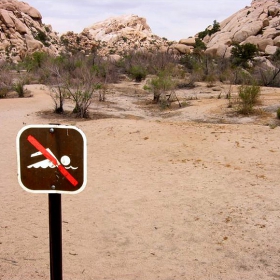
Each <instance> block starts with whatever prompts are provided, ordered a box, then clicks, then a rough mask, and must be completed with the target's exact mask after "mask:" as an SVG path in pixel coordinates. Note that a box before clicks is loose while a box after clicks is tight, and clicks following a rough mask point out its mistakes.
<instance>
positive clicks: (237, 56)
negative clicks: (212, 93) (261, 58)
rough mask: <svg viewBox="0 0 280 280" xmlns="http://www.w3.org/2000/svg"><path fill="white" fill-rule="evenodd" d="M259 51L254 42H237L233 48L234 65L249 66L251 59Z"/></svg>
mask: <svg viewBox="0 0 280 280" xmlns="http://www.w3.org/2000/svg"><path fill="white" fill-rule="evenodd" d="M257 53H258V48H257V46H256V45H254V44H250V43H247V44H244V45H240V44H235V45H234V46H233V48H232V50H231V61H232V64H233V65H236V66H242V67H245V68H247V67H248V62H249V61H251V60H252V59H253V58H254V57H255V56H256V55H257Z"/></svg>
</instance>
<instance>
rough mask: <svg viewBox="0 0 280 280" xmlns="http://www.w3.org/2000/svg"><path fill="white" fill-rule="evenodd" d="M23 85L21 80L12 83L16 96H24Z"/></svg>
mask: <svg viewBox="0 0 280 280" xmlns="http://www.w3.org/2000/svg"><path fill="white" fill-rule="evenodd" d="M24 85H25V84H24V82H23V81H17V82H16V83H15V84H14V90H15V91H16V92H17V94H18V97H24Z"/></svg>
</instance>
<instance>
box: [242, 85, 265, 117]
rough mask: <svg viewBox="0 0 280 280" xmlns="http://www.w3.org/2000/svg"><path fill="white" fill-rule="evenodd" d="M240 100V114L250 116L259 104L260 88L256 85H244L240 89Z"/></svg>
mask: <svg viewBox="0 0 280 280" xmlns="http://www.w3.org/2000/svg"><path fill="white" fill-rule="evenodd" d="M238 91H239V92H238V98H239V101H240V109H239V112H240V113H242V114H250V113H252V111H253V107H254V106H255V105H256V104H257V103H258V102H259V97H260V87H259V86H255V85H251V86H248V85H243V86H240V87H239V89H238Z"/></svg>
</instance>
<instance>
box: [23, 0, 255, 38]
mask: <svg viewBox="0 0 280 280" xmlns="http://www.w3.org/2000/svg"><path fill="white" fill-rule="evenodd" d="M251 1H252V0H140V1H139V0H115V1H113V0H79V1H77V0H56V1H50V0H24V2H27V3H28V4H29V5H30V6H33V7H34V8H36V9H38V10H39V11H40V13H41V14H42V16H43V23H45V24H51V25H52V27H53V29H54V30H55V31H57V32H59V33H60V34H63V33H64V32H66V31H74V32H77V33H80V32H81V31H82V30H83V29H84V28H85V27H89V26H91V25H93V24H94V23H96V22H98V21H102V20H105V19H107V18H109V17H111V16H118V15H124V14H125V15H127V14H135V15H138V16H140V17H144V18H146V20H147V23H148V25H149V26H150V27H151V29H152V32H153V33H155V34H156V35H158V36H161V37H166V38H167V39H169V40H176V41H178V40H180V39H183V38H188V37H189V36H193V35H195V34H196V33H198V32H200V31H203V30H204V29H205V28H206V27H207V26H209V25H211V24H212V23H213V21H214V20H217V21H218V22H221V21H222V20H224V19H226V18H227V17H228V16H230V15H232V14H233V13H235V12H237V11H239V10H240V9H242V8H244V7H245V6H250V4H251Z"/></svg>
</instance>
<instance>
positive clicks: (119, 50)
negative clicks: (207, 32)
mask: <svg viewBox="0 0 280 280" xmlns="http://www.w3.org/2000/svg"><path fill="white" fill-rule="evenodd" d="M61 40H62V42H63V43H64V44H65V45H66V46H67V47H68V49H69V50H71V49H80V50H83V51H84V52H90V51H91V50H92V49H94V48H96V49H97V52H98V54H99V55H102V56H107V55H111V56H115V57H117V56H121V55H123V54H125V53H126V52H127V51H130V50H141V49H143V50H148V51H155V50H159V51H166V50H167V49H168V47H169V46H170V45H171V44H172V42H171V41H168V40H167V39H166V38H161V37H159V36H157V35H156V34H154V33H153V32H152V30H151V28H150V26H149V25H148V24H147V22H146V19H145V18H143V17H139V16H137V15H122V16H117V17H110V18H108V19H106V20H104V21H101V22H97V23H95V24H93V25H92V26H89V27H87V28H85V29H84V30H83V31H82V32H81V33H80V34H75V33H73V32H68V33H66V34H64V35H62V36H61Z"/></svg>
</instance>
